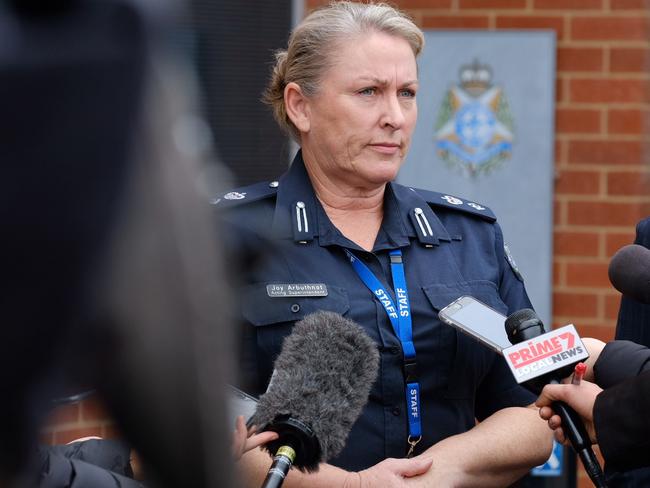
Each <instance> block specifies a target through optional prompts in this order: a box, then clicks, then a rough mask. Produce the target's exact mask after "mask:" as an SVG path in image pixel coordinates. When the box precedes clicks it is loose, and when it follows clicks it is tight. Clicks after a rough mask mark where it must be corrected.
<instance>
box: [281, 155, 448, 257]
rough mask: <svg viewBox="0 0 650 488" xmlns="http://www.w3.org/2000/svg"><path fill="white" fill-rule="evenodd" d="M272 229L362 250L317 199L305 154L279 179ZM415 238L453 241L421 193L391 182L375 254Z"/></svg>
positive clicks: (291, 236)
mask: <svg viewBox="0 0 650 488" xmlns="http://www.w3.org/2000/svg"><path fill="white" fill-rule="evenodd" d="M416 214H418V215H419V216H416ZM427 224H428V225H427ZM272 229H273V235H274V236H275V237H276V238H285V239H286V238H288V239H293V240H295V241H296V242H309V241H311V240H313V239H314V238H315V237H318V242H319V244H320V245H321V246H330V245H339V246H342V247H348V248H358V246H356V245H355V244H354V243H352V241H350V240H349V239H347V238H346V237H345V236H343V235H342V234H341V233H340V232H339V231H338V229H336V227H334V225H333V224H332V222H331V221H330V219H329V217H328V216H327V214H326V213H325V210H324V209H323V207H322V206H321V204H320V202H319V201H318V199H317V198H316V195H315V193H314V189H313V187H312V184H311V180H310V179H309V175H308V174H307V170H306V168H305V163H304V161H303V158H302V151H298V153H297V154H296V157H295V158H294V160H293V163H292V164H291V167H290V168H289V170H288V171H287V172H286V173H285V174H284V175H283V176H282V177H281V178H280V180H279V187H278V192H277V197H276V204H275V213H274V217H273V223H272ZM411 238H417V239H419V241H420V243H422V244H424V245H427V246H431V245H437V244H438V243H439V240H445V241H449V240H450V239H449V235H448V233H447V231H446V229H445V228H444V226H443V225H442V223H441V222H440V220H439V219H438V217H437V216H436V215H435V213H434V212H433V210H431V207H429V205H428V203H427V202H426V201H425V200H424V199H423V198H422V197H421V196H420V195H419V194H418V193H416V192H415V191H414V190H413V189H411V188H408V187H405V186H402V185H399V184H397V183H393V182H390V183H388V184H387V185H386V193H385V195H384V218H383V221H382V225H381V228H380V230H379V234H378V235H377V240H376V242H375V246H374V248H373V251H380V250H385V249H395V248H399V247H405V246H408V245H410V239H411Z"/></svg>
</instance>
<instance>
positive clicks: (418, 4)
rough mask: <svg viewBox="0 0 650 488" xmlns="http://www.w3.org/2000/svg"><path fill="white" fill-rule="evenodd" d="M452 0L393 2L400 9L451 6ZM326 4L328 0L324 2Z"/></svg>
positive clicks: (446, 7) (405, 0) (401, 0)
mask: <svg viewBox="0 0 650 488" xmlns="http://www.w3.org/2000/svg"><path fill="white" fill-rule="evenodd" d="M451 2H452V0H397V1H396V2H392V3H394V4H395V5H396V6H397V7H398V8H400V9H402V10H408V9H420V8H422V9H424V8H431V9H432V8H445V9H450V8H451ZM325 3H326V4H327V3H329V2H325Z"/></svg>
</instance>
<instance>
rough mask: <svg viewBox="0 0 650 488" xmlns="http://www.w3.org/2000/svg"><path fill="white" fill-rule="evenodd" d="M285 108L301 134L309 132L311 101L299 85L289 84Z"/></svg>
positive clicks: (285, 93) (285, 96)
mask: <svg viewBox="0 0 650 488" xmlns="http://www.w3.org/2000/svg"><path fill="white" fill-rule="evenodd" d="M284 106H285V109H286V111H287V116H288V117H289V120H291V122H293V125H295V126H296V128H297V129H298V130H299V131H300V132H309V127H310V118H309V113H310V112H309V100H308V99H307V97H305V95H304V94H303V93H302V90H301V89H300V86H299V85H298V84H297V83H294V82H291V83H287V86H285V87H284Z"/></svg>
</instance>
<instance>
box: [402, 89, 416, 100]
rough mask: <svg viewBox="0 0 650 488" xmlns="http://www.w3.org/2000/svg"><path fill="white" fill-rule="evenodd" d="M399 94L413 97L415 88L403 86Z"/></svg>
mask: <svg viewBox="0 0 650 488" xmlns="http://www.w3.org/2000/svg"><path fill="white" fill-rule="evenodd" d="M399 96H400V97H404V98H414V97H415V90H411V89H410V88H405V89H403V90H400V92H399Z"/></svg>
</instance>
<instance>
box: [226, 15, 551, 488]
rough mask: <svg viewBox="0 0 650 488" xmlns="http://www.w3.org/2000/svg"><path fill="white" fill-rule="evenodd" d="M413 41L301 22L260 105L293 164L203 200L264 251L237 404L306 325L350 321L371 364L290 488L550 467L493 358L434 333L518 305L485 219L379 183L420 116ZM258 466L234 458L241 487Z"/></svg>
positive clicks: (393, 25) (505, 477)
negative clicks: (348, 413)
mask: <svg viewBox="0 0 650 488" xmlns="http://www.w3.org/2000/svg"><path fill="white" fill-rule="evenodd" d="M423 42H424V38H423V35H422V32H421V31H420V30H419V29H418V28H417V27H416V26H415V25H414V24H413V22H412V21H411V20H410V19H408V18H407V17H406V16H405V15H403V14H402V13H400V12H399V11H397V10H395V9H393V8H391V7H389V6H387V5H384V4H377V5H375V4H358V3H351V2H337V3H332V4H331V5H329V6H328V7H324V8H322V9H319V10H316V11H315V12H313V13H311V14H310V15H309V16H307V17H306V18H305V19H304V20H303V21H302V22H301V23H300V24H299V25H298V26H297V27H296V29H295V30H294V31H293V33H292V34H291V37H290V39H289V44H288V48H287V51H282V52H279V53H277V55H276V65H275V68H274V71H273V75H272V80H271V82H270V85H269V87H268V90H267V93H266V95H265V98H266V101H267V102H268V103H269V104H270V105H271V107H272V108H273V110H274V114H275V116H276V119H277V120H278V122H279V123H280V125H281V126H282V127H283V128H284V129H286V130H287V132H288V133H289V134H290V135H291V136H292V137H293V138H294V139H295V140H296V142H298V143H299V144H300V147H301V149H300V151H299V152H298V154H297V155H296V157H295V159H294V161H293V163H292V165H291V168H290V169H289V171H288V172H287V173H285V174H284V175H283V176H282V177H281V178H280V179H279V181H275V182H266V183H259V184H256V185H252V186H249V187H246V188H240V189H237V190H236V191H232V192H229V193H226V194H224V195H222V196H221V197H220V199H217V200H216V202H217V206H218V207H219V208H227V209H228V211H227V217H226V219H227V220H228V221H229V222H230V223H231V224H232V232H233V234H235V236H236V238H237V239H239V242H240V245H241V246H242V247H243V246H251V245H252V244H253V243H256V242H260V241H261V242H264V241H265V240H270V243H269V244H268V245H267V249H268V251H267V253H266V254H265V256H263V257H262V258H261V259H260V260H259V261H258V262H257V263H255V265H254V266H251V268H250V269H249V270H247V273H246V275H245V277H244V278H245V283H246V286H245V287H244V288H243V289H242V290H241V292H240V296H241V299H242V314H243V320H244V324H243V328H244V336H245V337H244V341H243V349H244V353H243V361H242V370H243V375H244V378H245V380H246V382H247V384H246V385H245V386H244V389H247V388H248V389H249V390H251V391H252V392H253V393H255V394H259V393H262V392H264V391H265V389H266V387H267V384H268V382H269V379H270V378H271V374H272V370H273V361H274V359H275V357H276V356H277V355H278V353H279V351H280V347H281V344H282V340H283V338H284V337H285V336H287V335H288V334H289V333H290V332H291V330H292V328H293V326H294V324H295V322H296V321H298V320H301V319H302V318H303V317H304V316H305V315H307V314H310V313H312V312H314V311H317V310H327V311H331V312H336V313H339V314H343V315H345V316H346V317H347V318H350V319H352V320H353V321H355V322H357V323H359V324H360V325H361V326H362V327H363V328H364V330H365V331H366V332H367V333H368V335H369V336H370V337H372V338H373V340H374V341H376V343H377V347H378V348H379V351H380V355H381V368H380V370H381V372H380V375H379V378H378V380H377V381H376V382H375V384H374V385H373V387H372V390H371V393H370V399H369V402H368V405H367V406H366V407H365V409H364V410H363V412H362V414H361V417H360V418H359V420H358V421H357V422H356V423H355V424H354V426H353V427H352V430H351V432H350V435H349V438H348V441H347V445H346V447H345V448H344V450H343V452H342V453H341V454H340V455H339V456H337V457H336V458H334V459H333V460H332V461H331V464H328V465H323V466H321V467H320V470H319V471H318V472H317V473H314V474H305V473H301V472H298V471H296V470H293V471H292V472H291V473H290V475H289V476H288V477H287V479H286V481H285V484H284V486H287V487H294V486H310V487H331V486H346V487H349V488H353V487H371V486H377V487H398V486H410V485H413V486H484V487H487V486H506V485H508V484H510V483H512V482H514V481H515V480H517V479H518V478H519V477H521V476H523V475H524V474H525V473H526V472H527V471H528V470H529V469H530V468H531V467H533V466H535V465H537V464H540V463H541V462H543V461H544V460H545V459H547V458H548V454H549V452H550V447H551V435H550V433H549V432H548V430H547V429H546V428H545V425H544V423H543V422H541V421H540V419H539V418H538V417H537V414H536V411H534V410H533V409H531V408H526V407H528V406H530V405H531V404H532V402H533V401H534V396H533V395H531V394H530V393H529V392H527V391H526V390H524V389H523V388H521V387H520V386H518V385H517V384H516V383H515V381H514V379H513V378H512V375H511V374H510V372H509V370H508V368H507V366H506V364H505V362H504V361H503V359H502V358H500V357H498V356H497V355H496V354H495V353H493V352H491V351H489V350H487V349H486V348H484V347H482V346H481V345H479V344H478V343H477V342H475V341H473V340H471V339H469V338H467V337H466V336H463V335H462V334H457V333H456V331H455V329H453V328H451V327H449V326H447V325H444V324H442V323H441V322H440V320H439V319H438V311H439V310H440V309H441V308H442V307H444V306H446V305H448V304H449V303H450V302H451V301H453V300H455V299H456V298H458V297H459V296H462V295H473V296H475V297H478V298H479V299H481V300H482V301H484V302H486V303H488V304H489V305H491V306H492V307H493V308H495V309H497V310H499V311H500V312H501V313H503V314H504V315H508V314H509V313H511V312H514V311H516V310H519V309H521V308H527V307H530V301H529V299H528V297H527V295H526V291H525V289H524V285H523V282H522V279H521V277H520V276H519V275H518V272H517V271H516V269H515V267H514V265H513V264H512V262H511V261H509V260H508V258H507V256H506V253H505V251H504V243H503V237H502V234H501V230H500V228H499V226H498V225H497V224H496V223H495V220H496V218H495V217H494V215H493V214H492V213H491V212H490V211H489V210H488V209H487V208H485V207H484V206H482V205H479V204H477V203H474V202H470V203H466V202H464V201H463V200H461V199H457V198H455V197H451V196H449V195H444V194H438V193H434V192H429V191H423V190H417V189H413V188H408V187H404V186H402V185H398V184H396V183H393V180H394V179H395V178H396V176H397V173H398V171H399V168H400V166H401V164H402V162H403V161H404V158H405V157H406V154H407V151H408V149H409V145H410V141H411V136H412V134H413V129H414V127H415V123H416V119H417V105H416V93H417V91H418V70H417V64H416V57H417V55H418V54H419V52H420V51H421V49H422V47H423ZM335 373H336V372H333V374H335ZM407 396H408V398H407ZM476 419H478V420H479V421H480V424H478V425H476ZM486 446H489V448H486ZM410 456H415V458H414V459H404V458H406V457H410ZM391 458H392V459H391ZM395 458H402V459H395ZM269 463H270V460H269V457H268V455H266V454H264V453H260V452H258V451H252V452H250V453H248V454H246V455H244V456H243V458H242V461H241V463H240V464H241V472H242V473H244V475H245V476H246V478H247V479H246V482H247V486H259V484H260V481H261V480H262V479H263V477H264V475H265V473H266V471H267V470H268V467H269Z"/></svg>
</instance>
